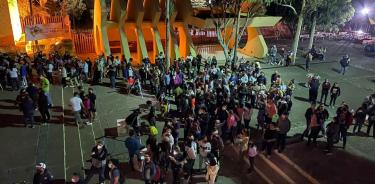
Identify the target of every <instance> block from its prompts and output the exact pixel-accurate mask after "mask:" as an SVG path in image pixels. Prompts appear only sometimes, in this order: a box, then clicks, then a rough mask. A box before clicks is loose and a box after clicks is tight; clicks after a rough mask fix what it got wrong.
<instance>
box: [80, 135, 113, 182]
mask: <svg viewBox="0 0 375 184" xmlns="http://www.w3.org/2000/svg"><path fill="white" fill-rule="evenodd" d="M107 155H108V151H107V149H106V147H105V146H104V143H103V142H102V141H99V142H98V143H96V145H95V146H94V147H93V148H92V150H91V168H90V170H89V171H88V174H87V176H86V179H85V182H86V183H89V181H90V180H91V178H92V177H93V176H94V174H98V175H99V183H100V184H102V183H104V181H105V176H104V171H105V165H106V158H107Z"/></svg>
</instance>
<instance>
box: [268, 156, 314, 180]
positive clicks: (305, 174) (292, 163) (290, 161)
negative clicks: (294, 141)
mask: <svg viewBox="0 0 375 184" xmlns="http://www.w3.org/2000/svg"><path fill="white" fill-rule="evenodd" d="M274 152H275V153H276V155H278V156H279V157H280V158H281V159H283V160H284V161H285V162H287V163H288V164H289V165H291V166H292V167H293V168H294V169H296V170H297V171H298V172H299V173H300V174H301V175H303V176H304V177H305V178H306V179H308V180H309V181H310V182H311V183H312V184H320V183H319V181H318V180H316V179H315V178H314V177H312V176H311V175H310V174H308V173H307V172H306V171H304V170H303V169H302V168H301V167H299V166H298V165H297V164H296V163H294V162H293V161H292V160H290V159H289V158H288V157H287V156H285V155H284V154H281V153H278V152H277V151H274Z"/></svg>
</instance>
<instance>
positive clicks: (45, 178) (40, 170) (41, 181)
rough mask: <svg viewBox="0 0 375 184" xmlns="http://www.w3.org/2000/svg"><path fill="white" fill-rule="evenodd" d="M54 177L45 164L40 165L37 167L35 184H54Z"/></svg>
mask: <svg viewBox="0 0 375 184" xmlns="http://www.w3.org/2000/svg"><path fill="white" fill-rule="evenodd" d="M52 183H53V176H52V174H51V173H50V172H49V171H48V170H47V166H46V164H45V163H39V164H37V165H36V173H35V175H34V179H33V184H52Z"/></svg>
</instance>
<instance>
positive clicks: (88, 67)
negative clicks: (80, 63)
mask: <svg viewBox="0 0 375 184" xmlns="http://www.w3.org/2000/svg"><path fill="white" fill-rule="evenodd" d="M85 63H87V69H88V73H87V74H88V77H89V78H91V77H92V63H91V60H90V58H89V57H87V58H86V60H85Z"/></svg>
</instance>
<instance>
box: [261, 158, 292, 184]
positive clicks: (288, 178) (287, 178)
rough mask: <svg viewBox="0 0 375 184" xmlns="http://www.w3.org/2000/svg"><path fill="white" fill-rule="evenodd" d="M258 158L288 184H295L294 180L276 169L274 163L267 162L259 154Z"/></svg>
mask: <svg viewBox="0 0 375 184" xmlns="http://www.w3.org/2000/svg"><path fill="white" fill-rule="evenodd" d="M259 157H260V158H261V159H263V161H265V162H266V163H267V164H268V165H269V166H270V167H271V168H272V169H273V170H274V171H276V172H277V173H278V174H279V175H280V176H281V177H283V178H284V179H285V180H286V181H287V182H288V183H290V184H296V182H295V181H294V180H292V179H291V178H290V177H289V176H288V175H287V174H285V173H284V172H283V171H282V170H281V169H280V168H279V167H277V166H276V165H275V164H274V163H272V162H271V161H270V160H268V159H267V158H266V157H265V156H264V155H263V154H259Z"/></svg>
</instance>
